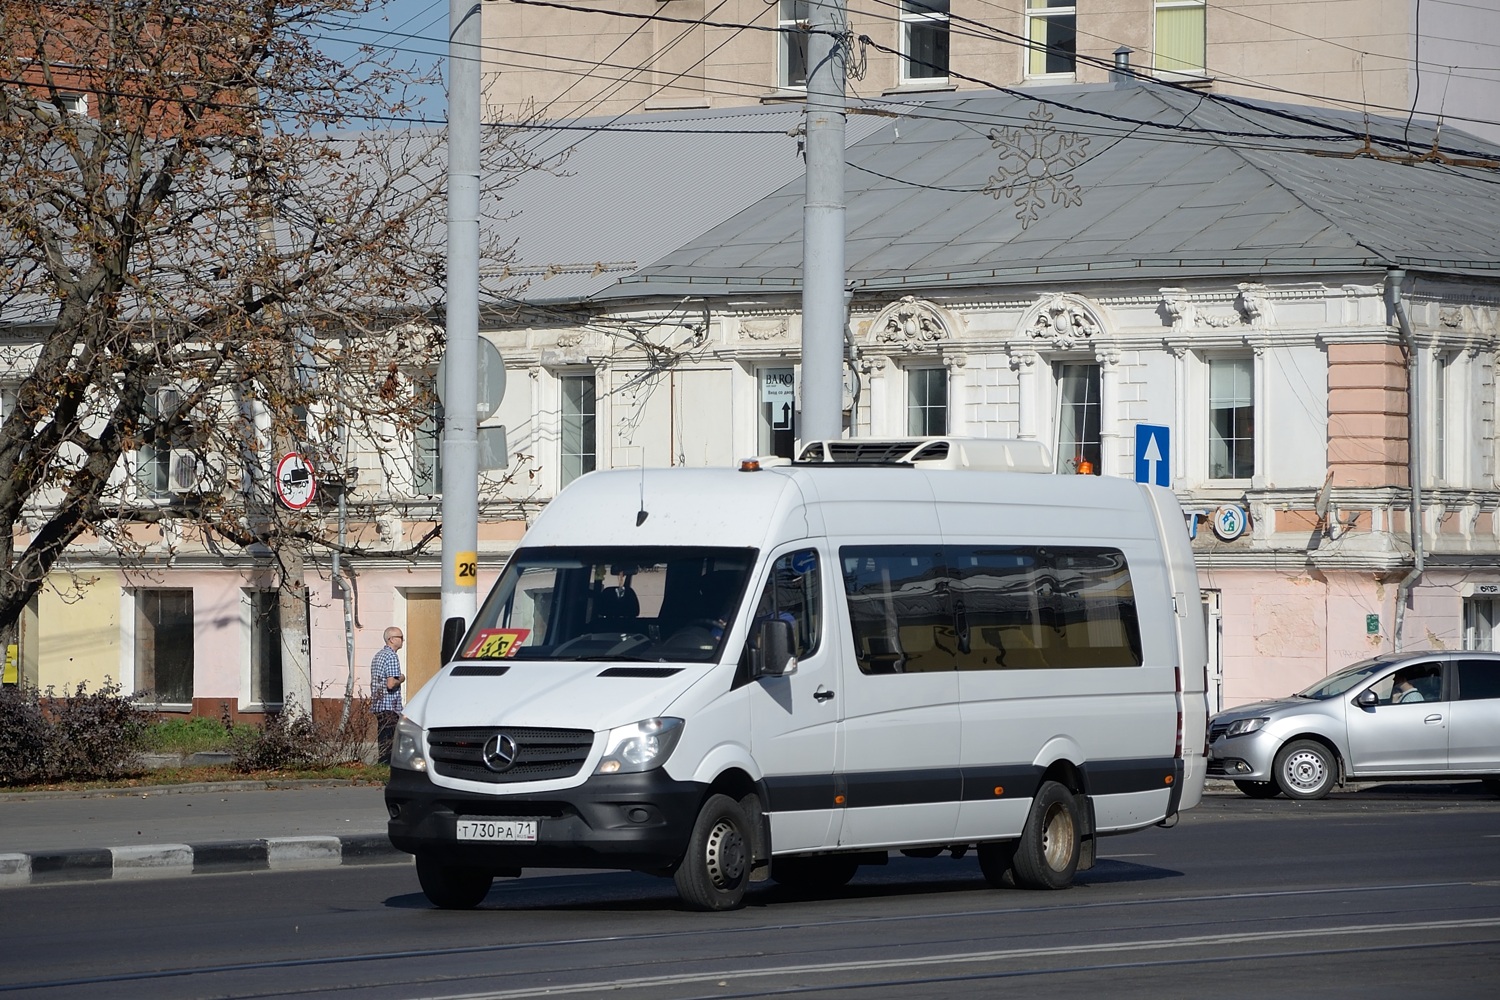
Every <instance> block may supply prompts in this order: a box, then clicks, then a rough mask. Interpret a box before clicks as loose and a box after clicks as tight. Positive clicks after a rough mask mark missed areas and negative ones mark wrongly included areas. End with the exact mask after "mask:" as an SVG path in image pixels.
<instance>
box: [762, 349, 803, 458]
mask: <svg viewBox="0 0 1500 1000" xmlns="http://www.w3.org/2000/svg"><path fill="white" fill-rule="evenodd" d="M757 374H758V376H759V381H760V428H759V432H758V434H757V435H756V451H757V453H758V454H761V455H780V456H781V457H782V458H791V457H792V452H793V450H794V449H795V448H796V446H797V373H796V371H795V369H792V368H762V369H760V371H759V372H758V373H757Z"/></svg>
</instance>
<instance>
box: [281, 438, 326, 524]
mask: <svg viewBox="0 0 1500 1000" xmlns="http://www.w3.org/2000/svg"><path fill="white" fill-rule="evenodd" d="M317 491H318V480H317V477H315V476H314V475H313V470H312V465H311V463H309V462H308V461H307V459H305V458H303V457H302V456H301V455H298V454H297V453H296V452H293V453H291V454H289V455H283V456H282V457H281V461H280V462H278V463H276V499H278V500H280V501H281V502H282V504H283V505H285V506H287V507H289V508H291V509H292V510H301V509H302V508H304V507H306V506H307V505H308V504H310V503H312V499H313V495H314V494H315V493H317Z"/></svg>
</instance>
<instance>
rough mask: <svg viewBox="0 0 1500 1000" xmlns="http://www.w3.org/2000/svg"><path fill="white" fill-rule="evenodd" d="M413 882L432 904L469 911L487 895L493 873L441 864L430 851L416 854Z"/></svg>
mask: <svg viewBox="0 0 1500 1000" xmlns="http://www.w3.org/2000/svg"><path fill="white" fill-rule="evenodd" d="M417 881H418V882H420V883H422V892H423V893H425V894H426V896H427V898H428V900H430V901H431V903H432V905H433V906H436V907H439V908H441V909H444V910H472V909H473V908H474V907H476V906H478V905H479V904H480V903H482V902H484V897H485V896H487V895H489V892H490V885H491V883H493V882H494V881H495V879H494V876H492V875H490V873H489V872H486V871H484V870H482V869H479V868H464V867H460V866H457V865H445V864H443V863H442V862H440V861H438V860H437V859H436V858H434V857H432V855H430V854H418V855H417Z"/></svg>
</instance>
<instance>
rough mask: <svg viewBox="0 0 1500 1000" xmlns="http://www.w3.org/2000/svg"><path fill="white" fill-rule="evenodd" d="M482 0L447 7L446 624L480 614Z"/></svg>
mask: <svg viewBox="0 0 1500 1000" xmlns="http://www.w3.org/2000/svg"><path fill="white" fill-rule="evenodd" d="M479 7H480V5H479V0H449V3H448V292H447V316H448V328H447V333H448V349H447V357H446V358H445V361H444V381H445V383H446V384H445V385H444V387H443V390H444V391H443V403H444V405H443V442H442V449H443V596H442V615H443V621H444V622H445V623H446V622H448V621H449V620H451V619H453V618H461V619H463V621H464V622H465V624H467V623H468V622H471V621H473V620H474V614H475V611H476V610H477V609H478V600H477V584H478V568H479V557H478V549H479V430H478V429H479V421H478V419H477V418H476V413H475V409H476V406H477V400H478V396H479V383H478V379H477V378H476V377H475V373H476V372H477V371H478V370H479V132H480V108H479V98H480V61H479V59H480V44H481V42H482V41H483V33H482V30H481V24H480V14H479Z"/></svg>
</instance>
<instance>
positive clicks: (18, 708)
mask: <svg viewBox="0 0 1500 1000" xmlns="http://www.w3.org/2000/svg"><path fill="white" fill-rule="evenodd" d="M52 743H53V740H52V724H51V722H49V721H48V720H47V717H46V716H45V715H44V714H43V712H42V705H41V700H40V697H39V696H38V694H37V691H36V689H35V688H27V687H15V686H5V687H0V784H5V785H19V784H24V783H26V782H29V781H42V780H45V777H44V776H45V774H46V772H47V758H48V756H49V754H50V751H51V747H52Z"/></svg>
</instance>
